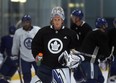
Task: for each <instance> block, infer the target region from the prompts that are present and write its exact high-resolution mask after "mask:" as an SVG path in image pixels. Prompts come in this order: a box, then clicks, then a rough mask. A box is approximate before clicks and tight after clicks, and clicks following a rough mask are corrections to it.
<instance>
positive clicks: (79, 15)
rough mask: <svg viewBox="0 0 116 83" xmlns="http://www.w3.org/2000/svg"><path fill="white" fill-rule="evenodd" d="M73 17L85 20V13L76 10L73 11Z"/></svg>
mask: <svg viewBox="0 0 116 83" xmlns="http://www.w3.org/2000/svg"><path fill="white" fill-rule="evenodd" d="M71 15H73V16H76V17H79V18H80V19H82V18H83V12H82V11H81V10H79V9H76V10H74V11H72V14H71Z"/></svg>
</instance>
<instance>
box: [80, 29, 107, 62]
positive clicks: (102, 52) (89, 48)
mask: <svg viewBox="0 0 116 83" xmlns="http://www.w3.org/2000/svg"><path fill="white" fill-rule="evenodd" d="M96 46H97V47H99V50H98V53H97V55H96V56H97V59H98V58H99V59H101V60H104V59H105V58H106V57H108V56H109V46H108V36H107V34H106V32H102V31H100V30H95V31H91V32H89V33H88V35H87V36H86V37H85V39H84V41H83V44H82V47H81V52H84V53H87V54H93V52H94V50H95V48H96ZM97 59H96V60H97Z"/></svg>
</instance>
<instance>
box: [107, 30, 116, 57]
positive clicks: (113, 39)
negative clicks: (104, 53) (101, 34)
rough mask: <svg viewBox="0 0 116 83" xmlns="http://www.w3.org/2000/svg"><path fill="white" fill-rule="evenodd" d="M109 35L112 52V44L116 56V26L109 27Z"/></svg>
mask: <svg viewBox="0 0 116 83" xmlns="http://www.w3.org/2000/svg"><path fill="white" fill-rule="evenodd" d="M108 37H109V46H110V52H111V50H112V46H114V52H113V55H114V56H115V57H116V28H111V29H108Z"/></svg>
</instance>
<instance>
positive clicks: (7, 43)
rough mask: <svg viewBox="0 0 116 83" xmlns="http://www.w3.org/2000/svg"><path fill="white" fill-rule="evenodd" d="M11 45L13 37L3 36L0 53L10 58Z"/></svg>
mask: <svg viewBox="0 0 116 83" xmlns="http://www.w3.org/2000/svg"><path fill="white" fill-rule="evenodd" d="M12 43H13V35H7V36H3V37H2V38H1V46H0V52H1V53H2V54H5V53H6V55H7V56H9V57H10V56H11V49H12Z"/></svg>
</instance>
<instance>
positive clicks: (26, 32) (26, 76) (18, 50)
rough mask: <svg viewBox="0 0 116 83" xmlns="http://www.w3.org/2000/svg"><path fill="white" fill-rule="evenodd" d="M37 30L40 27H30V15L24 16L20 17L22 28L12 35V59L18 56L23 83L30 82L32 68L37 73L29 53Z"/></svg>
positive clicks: (33, 60)
mask: <svg viewBox="0 0 116 83" xmlns="http://www.w3.org/2000/svg"><path fill="white" fill-rule="evenodd" d="M39 29H40V27H38V26H33V25H32V19H31V17H30V15H24V16H23V17H22V27H21V28H19V29H17V30H16V32H15V35H14V39H13V47H12V55H13V56H12V59H14V60H15V59H17V57H18V55H20V59H21V67H22V74H23V80H24V83H30V81H31V77H32V76H31V68H32V66H33V67H34V69H35V73H37V68H38V67H37V65H36V62H35V59H34V57H33V55H32V52H31V42H32V39H33V38H34V36H35V34H36V33H37V31H38V30H39Z"/></svg>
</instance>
